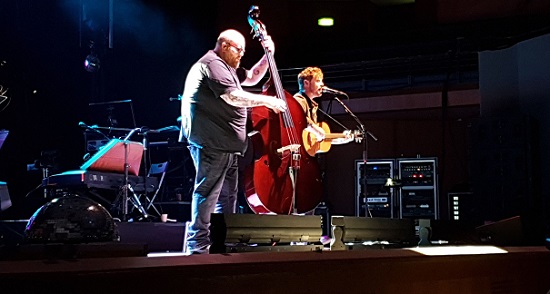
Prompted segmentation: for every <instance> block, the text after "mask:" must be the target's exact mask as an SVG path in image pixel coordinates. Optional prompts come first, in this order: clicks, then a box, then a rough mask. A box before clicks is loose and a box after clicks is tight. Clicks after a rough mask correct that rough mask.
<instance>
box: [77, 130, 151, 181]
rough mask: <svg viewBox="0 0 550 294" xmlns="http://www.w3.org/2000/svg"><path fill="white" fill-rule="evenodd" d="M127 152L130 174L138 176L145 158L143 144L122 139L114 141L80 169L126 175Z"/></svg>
mask: <svg viewBox="0 0 550 294" xmlns="http://www.w3.org/2000/svg"><path fill="white" fill-rule="evenodd" d="M125 145H126V147H125ZM126 148H127V150H126ZM126 151H127V152H128V162H127V163H128V174H131V175H134V176H137V175H139V167H140V166H141V159H142V157H143V144H141V143H139V142H132V141H124V140H120V139H112V140H111V141H110V142H109V143H107V144H106V145H105V146H103V148H101V150H99V151H98V152H97V153H96V154H94V156H92V157H91V158H90V159H88V161H86V162H85V163H84V164H83V165H82V166H81V167H80V169H83V170H95V171H102V172H113V173H124V166H125V163H126V161H125V159H126Z"/></svg>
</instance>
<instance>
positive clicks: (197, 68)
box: [180, 50, 246, 153]
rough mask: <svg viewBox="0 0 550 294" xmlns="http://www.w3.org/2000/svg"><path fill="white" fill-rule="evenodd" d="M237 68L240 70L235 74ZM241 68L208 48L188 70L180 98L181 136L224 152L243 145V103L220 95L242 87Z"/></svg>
mask: <svg viewBox="0 0 550 294" xmlns="http://www.w3.org/2000/svg"><path fill="white" fill-rule="evenodd" d="M238 72H239V74H238ZM245 77H246V72H245V70H244V69H239V70H236V69H234V68H232V67H230V66H229V65H228V64H227V63H225V61H223V60H222V59H221V58H220V57H219V56H218V55H217V54H216V53H215V52H214V51H212V50H210V51H208V52H207V53H206V54H205V55H204V56H203V57H202V58H200V59H199V60H198V61H197V62H196V63H195V64H194V65H193V66H192V67H191V70H190V71H189V73H188V75H187V78H186V80H185V88H184V91H183V95H182V98H181V114H182V128H181V134H180V140H184V138H185V139H187V141H188V142H189V144H193V145H196V146H199V147H203V148H212V149H217V150H221V151H224V152H240V153H244V151H245V149H246V107H235V106H231V105H229V104H227V103H226V102H225V101H224V100H223V99H222V98H221V97H220V96H221V95H222V94H224V93H230V92H232V91H234V90H241V89H242V88H241V81H243V80H244V78H245Z"/></svg>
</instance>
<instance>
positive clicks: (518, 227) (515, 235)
mask: <svg viewBox="0 0 550 294" xmlns="http://www.w3.org/2000/svg"><path fill="white" fill-rule="evenodd" d="M476 232H477V235H478V237H479V239H480V241H481V243H486V244H491V245H497V246H526V245H537V246H538V245H544V233H543V229H542V226H541V225H540V222H538V221H536V220H535V219H533V218H532V217H531V218H530V217H527V216H514V217H511V218H507V219H503V220H500V221H497V222H494V223H490V224H486V225H482V226H479V227H477V228H476Z"/></svg>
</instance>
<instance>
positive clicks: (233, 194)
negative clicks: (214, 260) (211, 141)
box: [187, 145, 239, 253]
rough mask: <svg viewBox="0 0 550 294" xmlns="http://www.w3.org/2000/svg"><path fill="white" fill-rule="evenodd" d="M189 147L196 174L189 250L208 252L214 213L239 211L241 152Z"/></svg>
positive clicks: (188, 233)
mask: <svg viewBox="0 0 550 294" xmlns="http://www.w3.org/2000/svg"><path fill="white" fill-rule="evenodd" d="M188 148H189V151H190V154H191V158H192V159H193V163H194V165H195V170H196V176H195V187H194V191H193V198H192V200H191V224H190V226H189V231H188V232H187V251H188V252H190V253H207V252H208V248H209V247H210V244H211V241H210V214H212V213H235V208H236V204H237V192H238V186H237V185H238V165H237V162H238V161H237V159H238V156H239V155H237V154H235V153H226V152H220V151H218V150H213V149H207V148H199V147H196V146H192V145H190V146H189V147H188Z"/></svg>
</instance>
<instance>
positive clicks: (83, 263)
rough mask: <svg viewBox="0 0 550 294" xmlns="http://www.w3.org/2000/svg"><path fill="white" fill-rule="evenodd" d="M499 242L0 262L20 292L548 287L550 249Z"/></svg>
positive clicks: (0, 270)
mask: <svg viewBox="0 0 550 294" xmlns="http://www.w3.org/2000/svg"><path fill="white" fill-rule="evenodd" d="M501 248H502V249H504V250H506V251H508V252H507V253H503V254H500V253H498V254H471V255H440V256H426V255H422V254H420V253H417V252H414V251H411V250H408V249H367V250H348V251H320V252H312V251H308V252H246V253H224V254H208V255H191V256H164V257H162V256H161V257H145V256H138V257H110V258H104V257H101V258H83V259H76V260H18V261H0V282H1V285H2V287H3V289H9V290H13V291H18V292H17V293H30V292H33V291H42V292H44V290H48V289H51V290H55V291H57V292H56V293H60V292H62V293H97V291H102V292H101V293H122V292H120V291H123V292H125V293H128V291H137V292H138V293H142V292H143V291H161V290H162V291H174V289H178V287H179V288H181V289H182V290H183V289H185V291H186V292H187V293H190V292H189V291H199V292H200V293H212V292H218V293H219V291H222V290H223V291H225V292H224V293H236V292H238V293H281V291H283V292H284V293H312V292H314V293H329V292H330V293H342V292H345V291H355V292H357V293H547V292H548V291H549V290H550V279H548V269H549V268H550V250H548V249H546V248H545V247H542V246H541V247H501ZM92 281H96V282H95V283H93V282H92ZM97 281H101V283H97ZM83 285H85V287H83ZM304 287H305V288H304ZM258 289H262V290H261V291H258ZM304 289H306V290H304ZM495 289H496V290H498V289H507V292H498V291H496V290H495ZM75 291H76V292H75ZM199 292H197V293H199ZM7 293H12V292H7ZM13 293H15V292H13Z"/></svg>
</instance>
